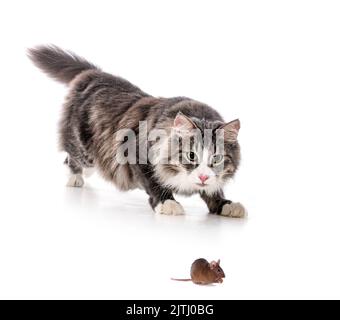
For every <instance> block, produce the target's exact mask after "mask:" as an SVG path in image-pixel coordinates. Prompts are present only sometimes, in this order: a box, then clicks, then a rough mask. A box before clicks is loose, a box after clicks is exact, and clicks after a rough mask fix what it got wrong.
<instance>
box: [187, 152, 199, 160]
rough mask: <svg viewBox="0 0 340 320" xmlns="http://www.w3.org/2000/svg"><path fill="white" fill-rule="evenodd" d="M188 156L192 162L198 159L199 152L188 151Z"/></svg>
mask: <svg viewBox="0 0 340 320" xmlns="http://www.w3.org/2000/svg"><path fill="white" fill-rule="evenodd" d="M186 157H187V158H188V160H189V161H190V162H196V161H197V160H198V157H197V154H196V153H195V152H193V151H190V152H187V153H186Z"/></svg>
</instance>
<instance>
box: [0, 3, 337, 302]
mask: <svg viewBox="0 0 340 320" xmlns="http://www.w3.org/2000/svg"><path fill="white" fill-rule="evenodd" d="M339 17H340V5H339V2H338V1H205V2H201V1H173V0H172V1H133V2H132V1H126V0H124V1H64V0H59V1H34V0H31V1H1V3H0V35H1V37H0V39H1V40H0V41H1V49H0V55H1V59H0V63H1V68H0V71H1V75H0V82H1V84H0V88H1V91H0V92H1V99H0V102H1V105H0V119H1V126H0V137H1V160H0V161H1V169H2V171H1V176H0V177H1V178H0V187H1V200H0V298H6V299H7V298H32V299H36V298H44V299H50V298H57V299H59V298H64V299H69V298H77V299H79V298H80V299H81V298H103V299H111V298H116V299H117V298H119V299H123V298H138V299H154V298H159V299H163V298H168V299H182V298H187V299H194V298H201V299H210V298H212V299H213V298H216V299H238V298H246V299H249V298H260V299H263V298H273V299H276V298H293V299H295V298H340V287H339V286H340V273H339V267H340V257H339V244H340V215H339V214H340V211H339V209H340V208H339V207H340V206H339V202H338V201H339V181H340V180H339V178H340V175H339V164H340V153H339V133H340V132H339V108H340V95H339V88H340V43H339V41H340V40H339V39H340V38H339V36H340V19H339ZM45 43H54V44H57V45H59V46H61V47H63V48H67V49H71V50H73V51H74V52H76V53H78V54H80V55H83V56H84V57H86V58H88V59H89V60H90V61H93V62H94V63H96V64H98V65H100V66H101V67H102V68H103V69H104V70H106V71H108V72H112V73H114V74H117V75H120V76H123V77H125V78H127V79H128V80H130V81H131V82H133V83H135V84H136V85H138V86H140V87H141V88H142V89H143V90H145V91H146V92H149V93H150V94H154V95H156V96H166V97H170V96H177V95H186V96H189V97H192V98H195V99H197V100H201V101H203V102H206V103H208V104H210V105H211V106H213V107H214V108H216V109H217V110H219V111H220V112H221V113H222V114H223V116H224V117H225V119H226V120H232V119H234V118H237V117H238V118H240V120H241V124H242V128H241V131H240V143H241V146H242V154H243V160H242V165H241V167H240V170H239V172H238V174H237V177H236V178H235V180H234V181H233V183H231V184H230V185H229V186H228V187H227V188H226V193H227V195H228V197H229V198H230V199H232V200H235V201H241V202H242V203H243V204H244V205H245V206H246V207H247V209H248V212H249V217H248V219H246V220H232V219H228V218H223V217H216V216H208V215H207V209H206V207H205V204H204V203H203V202H202V201H201V200H200V199H198V198H196V197H193V198H187V199H183V200H182V203H183V205H184V206H185V209H186V211H187V215H186V216H184V217H169V216H157V215H155V214H154V213H153V212H152V211H151V210H150V208H149V206H148V203H147V197H146V195H145V194H144V193H143V192H141V191H136V192H135V191H134V192H128V193H120V192H119V191H117V190H116V189H115V187H114V186H112V185H110V184H108V183H105V182H103V181H102V180H101V178H100V177H98V176H95V177H93V178H90V179H89V180H87V181H86V186H85V188H84V189H82V190H80V189H70V188H66V187H65V183H66V176H65V175H64V167H63V165H62V162H63V160H64V155H63V154H61V153H59V152H58V151H57V135H56V129H57V121H58V118H59V113H60V110H61V108H60V106H61V104H62V102H63V97H64V95H65V93H66V88H65V87H64V86H63V85H60V84H58V83H55V82H53V81H52V80H50V79H48V78H47V77H45V75H43V74H42V73H41V72H40V71H39V70H37V69H36V68H35V67H33V65H32V64H31V63H30V61H29V60H28V59H27V58H26V56H25V49H26V48H27V47H31V46H34V45H37V44H45ZM199 257H204V258H206V259H208V260H212V259H218V258H220V259H221V265H222V267H223V268H224V270H225V273H226V279H225V282H224V283H223V284H222V285H215V286H207V287H202V286H196V285H194V284H191V283H187V282H184V283H183V282H173V281H171V280H170V277H187V276H188V275H189V269H190V265H191V263H192V261H193V260H195V259H196V258H199Z"/></svg>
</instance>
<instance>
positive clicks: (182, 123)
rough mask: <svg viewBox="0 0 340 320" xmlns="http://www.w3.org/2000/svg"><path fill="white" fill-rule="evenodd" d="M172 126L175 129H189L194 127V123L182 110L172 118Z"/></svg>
mask: <svg viewBox="0 0 340 320" xmlns="http://www.w3.org/2000/svg"><path fill="white" fill-rule="evenodd" d="M173 127H174V128H175V129H177V130H185V131H189V130H192V129H195V128H196V125H195V123H194V122H193V121H192V120H191V119H190V118H189V117H187V116H185V115H184V114H183V113H182V112H180V111H179V112H178V113H177V115H176V118H175V120H174V124H173Z"/></svg>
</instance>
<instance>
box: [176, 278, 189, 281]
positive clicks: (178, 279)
mask: <svg viewBox="0 0 340 320" xmlns="http://www.w3.org/2000/svg"><path fill="white" fill-rule="evenodd" d="M171 280H174V281H192V280H191V279H175V278H171Z"/></svg>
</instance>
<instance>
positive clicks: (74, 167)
mask: <svg viewBox="0 0 340 320" xmlns="http://www.w3.org/2000/svg"><path fill="white" fill-rule="evenodd" d="M64 163H65V165H67V167H68V169H69V171H70V176H69V178H68V182H67V184H66V186H67V187H78V188H81V187H82V186H83V185H84V178H83V167H82V166H81V165H80V164H79V162H78V161H76V160H74V159H73V158H72V157H71V156H70V155H69V156H67V158H66V160H65V162H64Z"/></svg>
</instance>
